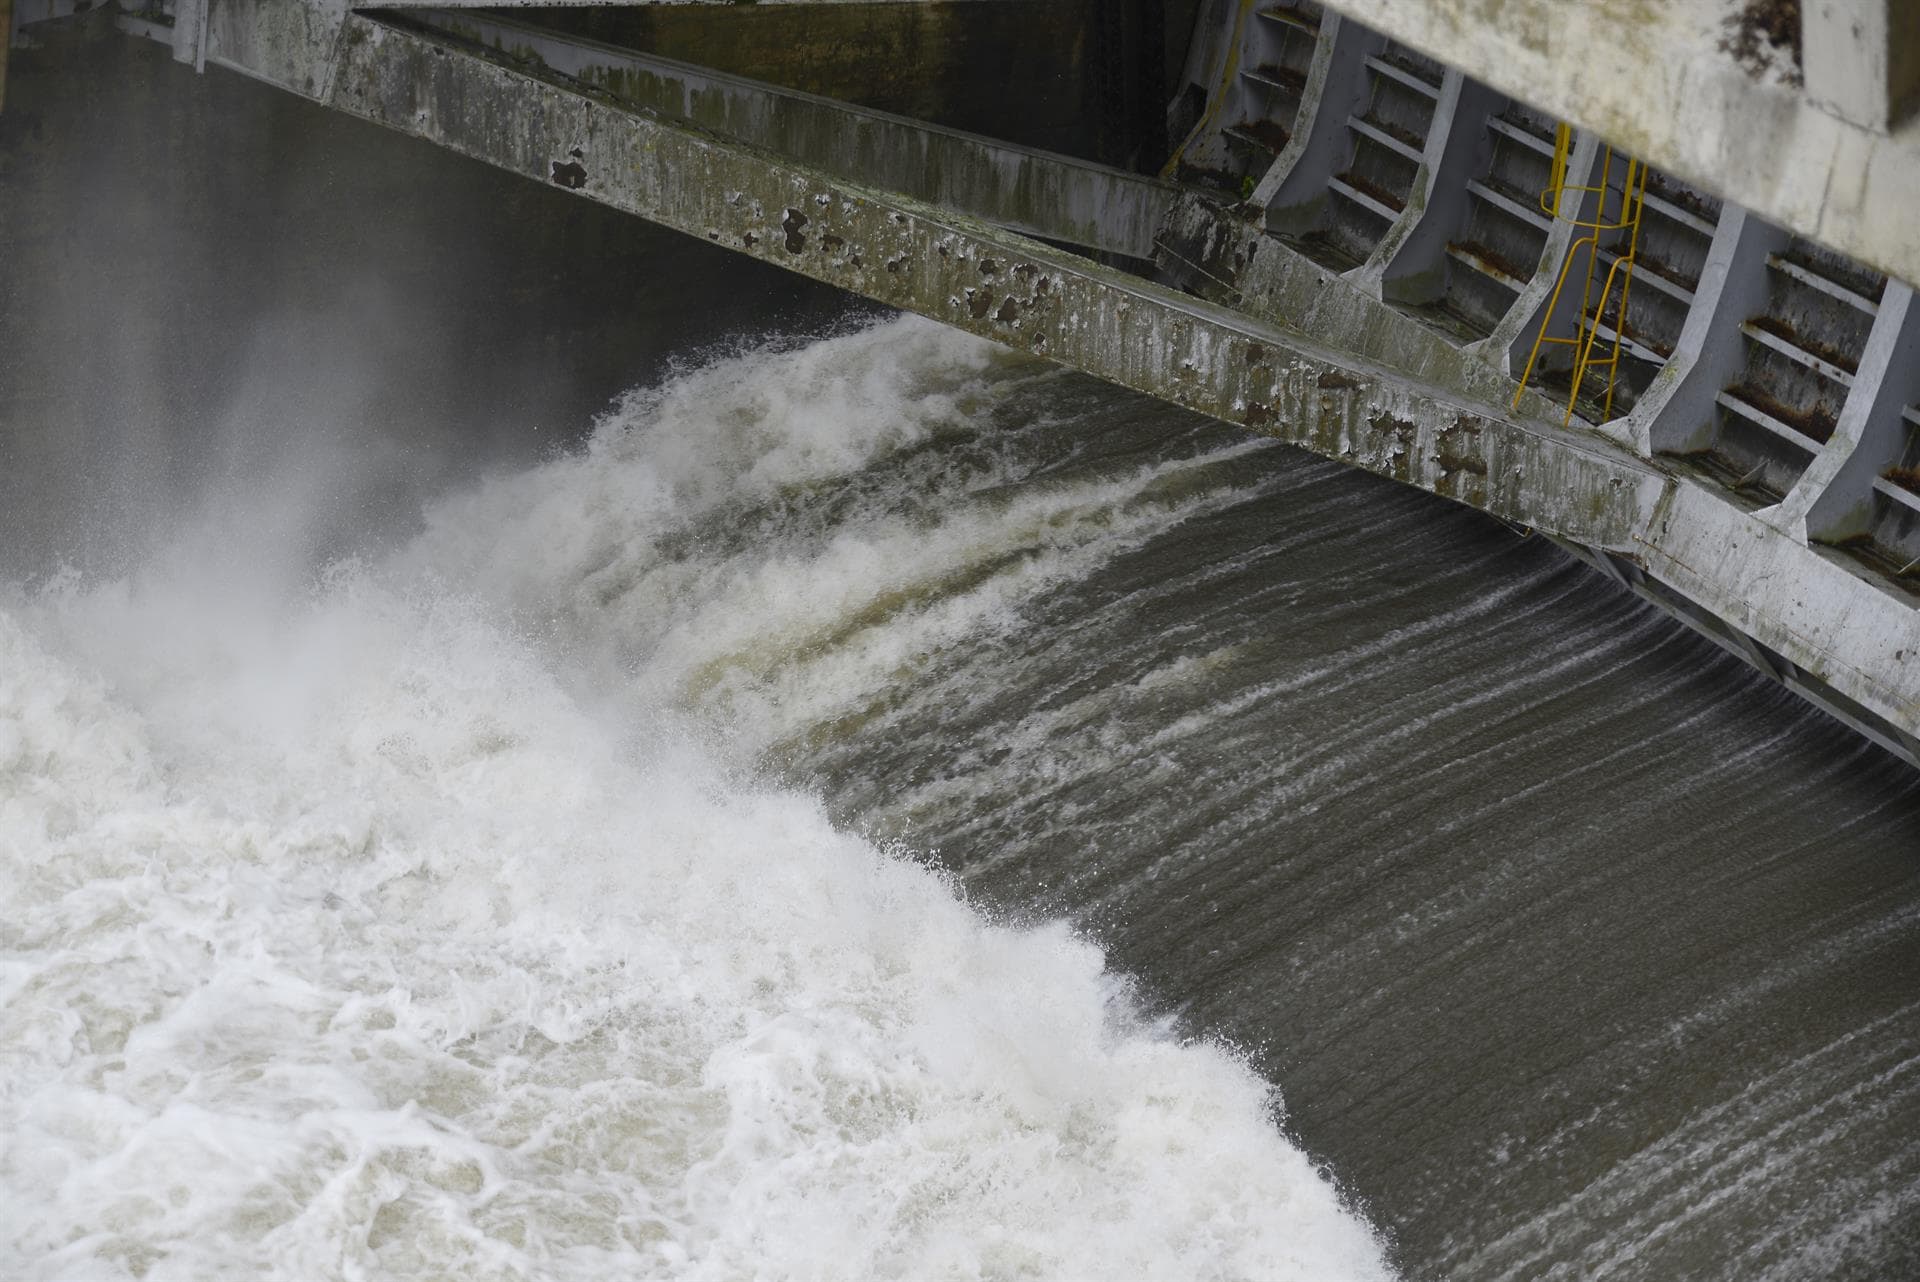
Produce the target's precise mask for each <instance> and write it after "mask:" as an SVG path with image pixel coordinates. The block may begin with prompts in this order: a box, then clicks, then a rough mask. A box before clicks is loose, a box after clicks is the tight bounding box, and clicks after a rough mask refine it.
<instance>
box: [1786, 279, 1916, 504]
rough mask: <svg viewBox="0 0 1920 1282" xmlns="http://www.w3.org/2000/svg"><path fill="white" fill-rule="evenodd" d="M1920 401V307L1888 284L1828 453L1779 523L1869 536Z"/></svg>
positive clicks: (1905, 290)
mask: <svg viewBox="0 0 1920 1282" xmlns="http://www.w3.org/2000/svg"><path fill="white" fill-rule="evenodd" d="M1916 398H1920V306H1916V305H1915V303H1914V297H1913V290H1912V289H1911V288H1910V287H1909V286H1907V285H1905V284H1903V283H1901V282H1900V281H1897V280H1890V281H1888V282H1887V289H1886V293H1885V294H1883V295H1882V296H1881V298H1880V311H1879V312H1878V313H1877V314H1876V315H1875V316H1874V320H1873V331H1872V332H1871V333H1870V334H1868V335H1867V347H1866V351H1865V352H1863V353H1862V354H1861V357H1860V368H1859V370H1858V371H1857V372H1856V373H1855V374H1854V377H1853V387H1852V389H1851V390H1850V391H1849V392H1848V393H1847V401H1846V404H1845V405H1844V406H1842V407H1841V410H1840V421H1839V423H1837V424H1836V425H1835V426H1834V429H1833V437H1832V439H1830V440H1829V441H1828V442H1827V447H1826V449H1824V450H1822V451H1821V452H1820V454H1819V455H1818V456H1817V457H1816V458H1815V459H1814V460H1813V462H1812V463H1811V464H1810V465H1808V467H1807V470H1806V472H1805V473H1803V474H1802V475H1801V477H1800V480H1799V483H1798V484H1796V485H1795V486H1794V487H1793V490H1792V492H1791V493H1789V494H1788V495H1787V497H1786V498H1785V499H1784V500H1783V501H1782V502H1781V503H1780V505H1779V510H1778V514H1777V517H1776V519H1775V522H1774V523H1775V524H1776V525H1781V526H1783V527H1790V526H1796V525H1797V526H1802V527H1803V528H1804V530H1805V533H1806V535H1807V537H1809V538H1811V539H1814V540H1818V541H1824V542H1838V541H1841V540H1844V539H1849V538H1855V537H1858V536H1860V535H1863V534H1866V533H1867V532H1868V530H1869V529H1870V528H1871V526H1872V520H1873V478H1874V477H1876V476H1878V475H1879V474H1880V472H1881V470H1882V469H1883V468H1886V467H1887V466H1889V465H1890V464H1892V463H1894V462H1895V461H1897V460H1898V458H1899V455H1900V450H1901V447H1902V446H1903V445H1905V444H1906V438H1907V422H1906V420H1905V419H1904V418H1902V417H1901V411H1902V410H1903V409H1905V408H1906V407H1907V406H1908V405H1911V404H1913V403H1914V401H1915V399H1916Z"/></svg>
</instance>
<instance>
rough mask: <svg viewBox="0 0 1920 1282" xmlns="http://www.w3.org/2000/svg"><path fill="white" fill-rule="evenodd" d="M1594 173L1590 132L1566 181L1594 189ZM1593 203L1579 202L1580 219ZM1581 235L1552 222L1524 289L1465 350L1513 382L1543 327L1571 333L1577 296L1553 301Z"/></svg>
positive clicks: (1594, 142) (1579, 137)
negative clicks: (1511, 378)
mask: <svg viewBox="0 0 1920 1282" xmlns="http://www.w3.org/2000/svg"><path fill="white" fill-rule="evenodd" d="M1599 169H1600V140H1599V139H1598V138H1596V137H1594V136H1593V135H1592V134H1591V133H1587V132H1584V131H1583V132H1580V133H1576V134H1575V135H1574V139H1573V149H1572V151H1571V152H1570V153H1569V154H1568V156H1567V174H1568V179H1567V181H1568V182H1569V184H1573V185H1579V184H1586V185H1589V186H1597V185H1598V184H1597V183H1596V182H1595V178H1596V177H1597V175H1598V173H1599ZM1582 175H1585V176H1584V177H1582ZM1593 202H1594V198H1593V197H1592V196H1586V197H1583V198H1582V203H1581V206H1580V214H1579V217H1582V218H1589V217H1591V214H1590V213H1589V206H1591V205H1592V204H1593ZM1585 234H1586V233H1585V230H1584V229H1583V228H1579V227H1576V226H1574V224H1573V222H1572V221H1571V220H1569V219H1562V218H1556V219H1554V220H1553V225H1552V226H1551V227H1549V228H1548V229H1547V239H1546V243H1545V244H1544V245H1542V246H1541V248H1540V258H1539V260H1538V261H1537V262H1536V263H1535V264H1534V268H1533V275H1532V276H1530V277H1528V278H1527V284H1526V288H1524V289H1522V290H1521V291H1520V292H1519V294H1517V295H1515V297H1514V300H1513V304H1512V305H1511V306H1510V307H1508V308H1507V314H1506V315H1505V316H1503V317H1501V318H1500V323H1499V324H1497V325H1495V326H1494V327H1493V333H1491V334H1489V335H1487V337H1485V338H1483V339H1481V340H1480V341H1479V342H1477V343H1474V344H1472V345H1471V347H1469V349H1468V350H1469V351H1472V352H1475V353H1477V354H1479V355H1481V356H1483V357H1484V358H1485V359H1486V360H1488V361H1490V362H1491V363H1492V364H1493V365H1495V366H1496V367H1498V368H1499V369H1500V371H1501V372H1502V373H1505V374H1511V375H1513V376H1514V377H1515V378H1518V377H1519V376H1520V374H1521V373H1522V372H1523V371H1524V370H1525V369H1526V364H1527V356H1528V354H1529V353H1531V352H1532V350H1533V341H1534V339H1535V337H1536V336H1537V335H1538V334H1539V333H1540V327H1541V326H1542V325H1543V324H1544V325H1547V326H1549V328H1550V332H1552V333H1555V334H1568V333H1571V332H1572V331H1573V330H1574V329H1575V328H1576V322H1577V321H1578V319H1579V316H1580V295H1579V292H1578V291H1577V290H1574V289H1572V288H1571V287H1570V286H1569V287H1568V288H1564V289H1561V290H1560V294H1559V297H1558V298H1557V299H1556V298H1555V297H1554V290H1555V288H1556V287H1557V286H1559V284H1560V276H1561V272H1562V270H1563V269H1566V268H1567V256H1568V254H1569V253H1571V252H1572V250H1573V243H1574V241H1576V240H1578V239H1580V238H1581V237H1582V236H1583V235H1585ZM1572 270H1578V268H1574V269H1572ZM1549 313H1551V314H1549Z"/></svg>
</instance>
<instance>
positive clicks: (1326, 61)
mask: <svg viewBox="0 0 1920 1282" xmlns="http://www.w3.org/2000/svg"><path fill="white" fill-rule="evenodd" d="M1385 44H1386V40H1385V39H1384V38H1383V37H1382V36H1381V35H1380V34H1379V33H1378V32H1374V31H1369V30H1368V29H1367V28H1365V27H1363V26H1361V25H1360V24H1359V23H1357V22H1349V21H1347V20H1346V19H1345V18H1342V17H1340V15H1338V14H1336V13H1334V12H1333V11H1332V10H1328V11H1327V12H1326V14H1325V15H1324V16H1323V17H1322V18H1321V19H1320V41H1319V43H1318V44H1316V45H1315V46H1314V48H1313V65H1312V67H1311V68H1310V69H1309V70H1308V72H1307V85H1306V88H1305V90H1303V91H1302V93H1301V95H1300V111H1299V113H1298V114H1297V115H1296V116H1295V117H1294V121H1293V136H1292V137H1291V138H1289V139H1288V140H1287V145H1286V147H1285V148H1284V149H1283V150H1282V151H1281V153H1280V155H1279V156H1278V157H1276V158H1275V160H1274V162H1273V166H1272V167H1271V168H1270V169H1268V170H1267V173H1266V176H1265V177H1263V178H1262V179H1261V180H1260V184H1259V186H1257V187H1255V188H1254V190H1253V194H1252V195H1251V196H1249V197H1248V199H1249V200H1250V201H1252V202H1253V203H1254V204H1256V205H1259V206H1260V207H1262V208H1263V209H1265V210H1266V211H1267V225H1268V226H1269V227H1271V228H1273V229H1275V230H1277V231H1294V230H1298V229H1299V228H1301V227H1309V226H1312V225H1313V224H1314V223H1315V222H1317V221H1318V219H1319V211H1320V207H1321V205H1322V204H1324V203H1325V202H1326V199H1327V179H1329V178H1331V177H1332V176H1333V174H1334V171H1335V170H1337V169H1339V168H1340V167H1341V166H1342V165H1344V164H1346V163H1347V157H1348V156H1349V155H1350V154H1351V153H1352V149H1353V140H1352V137H1351V136H1350V135H1349V134H1348V133H1347V117H1348V116H1349V115H1354V114H1364V113H1365V111H1366V109H1367V96H1368V94H1369V93H1370V92H1371V89H1372V86H1371V84H1370V83H1369V81H1368V80H1367V72H1366V60H1367V57H1368V56H1369V55H1370V54H1375V53H1378V52H1380V50H1381V48H1382V47H1383V46H1384V45H1385Z"/></svg>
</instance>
